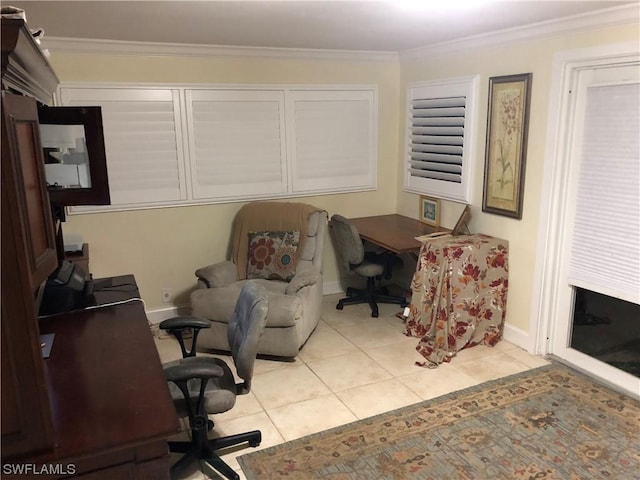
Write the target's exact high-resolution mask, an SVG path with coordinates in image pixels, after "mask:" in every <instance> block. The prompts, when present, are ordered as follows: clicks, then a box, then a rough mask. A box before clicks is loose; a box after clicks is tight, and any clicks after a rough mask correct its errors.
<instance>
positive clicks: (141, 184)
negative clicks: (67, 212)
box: [60, 88, 186, 211]
mask: <svg viewBox="0 0 640 480" xmlns="http://www.w3.org/2000/svg"><path fill="white" fill-rule="evenodd" d="M60 97H61V100H62V104H63V105H72V106H82V105H85V106H100V107H102V123H103V129H104V140H105V150H106V155H107V170H108V175H109V190H110V192H111V204H112V205H130V204H144V203H149V202H175V201H178V200H181V199H184V198H186V192H185V190H186V189H185V182H184V170H183V151H182V139H181V129H180V101H179V92H178V91H177V90H170V89H156V90H150V89H98V88H93V89H89V88H87V89H82V88H61V89H60ZM73 208H74V209H75V210H78V211H83V210H88V209H90V208H91V207H73Z"/></svg>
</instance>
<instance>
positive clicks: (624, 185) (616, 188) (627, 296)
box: [569, 83, 640, 303]
mask: <svg viewBox="0 0 640 480" xmlns="http://www.w3.org/2000/svg"><path fill="white" fill-rule="evenodd" d="M586 92H587V93H586V107H585V108H586V109H585V124H584V132H583V139H582V148H581V157H580V175H579V179H578V193H577V206H576V212H575V220H574V227H573V239H572V247H571V256H570V259H569V282H570V284H572V285H575V286H578V287H582V288H586V289H588V290H592V291H595V292H600V293H604V294H606V295H609V296H614V297H617V298H621V299H623V300H626V301H630V302H634V303H640V135H638V132H640V83H628V84H619V85H603V86H591V87H587V89H586Z"/></svg>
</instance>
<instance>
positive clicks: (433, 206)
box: [420, 195, 440, 228]
mask: <svg viewBox="0 0 640 480" xmlns="http://www.w3.org/2000/svg"><path fill="white" fill-rule="evenodd" d="M420 221H421V222H422V223H424V224H426V225H431V226H432V227H436V228H438V227H439V226H440V199H439V198H433V197H425V196H424V195H421V196H420Z"/></svg>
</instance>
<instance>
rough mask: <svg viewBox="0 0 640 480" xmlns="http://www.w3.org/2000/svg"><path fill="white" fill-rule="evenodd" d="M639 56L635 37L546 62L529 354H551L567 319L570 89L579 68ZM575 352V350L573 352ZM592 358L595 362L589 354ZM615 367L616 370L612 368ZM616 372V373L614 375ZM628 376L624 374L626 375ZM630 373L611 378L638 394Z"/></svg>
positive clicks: (601, 373) (578, 358)
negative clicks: (550, 63) (544, 128)
mask: <svg viewBox="0 0 640 480" xmlns="http://www.w3.org/2000/svg"><path fill="white" fill-rule="evenodd" d="M639 58H640V52H639V50H638V45H637V43H635V42H629V43H622V44H612V45H604V46H599V47H593V48H585V49H578V50H570V51H564V52H558V53H557V54H556V55H555V56H554V61H553V66H552V79H551V88H550V92H549V113H548V120H547V142H546V150H545V159H544V163H543V177H542V178H543V181H542V184H543V187H542V192H541V208H540V219H539V223H538V225H539V227H538V242H537V252H536V259H537V260H536V269H535V276H534V287H533V288H534V290H533V293H532V306H531V321H530V325H531V331H530V332H529V334H530V336H531V337H532V339H534V340H533V342H532V343H533V344H534V345H533V346H534V353H536V354H541V355H548V354H554V348H553V340H554V338H553V332H554V330H556V329H557V328H562V327H563V324H562V323H559V322H566V323H567V328H569V322H570V319H569V318H563V312H566V302H567V301H569V299H568V297H571V298H573V289H571V287H569V286H567V285H564V284H563V283H562V281H561V272H562V269H563V265H564V262H565V261H566V259H565V258H563V254H564V252H566V251H567V249H566V248H567V246H566V239H565V238H564V237H565V235H564V232H565V229H566V228H567V225H569V223H568V222H569V221H570V218H571V214H572V209H573V204H574V202H575V200H574V198H573V197H572V196H571V195H570V192H569V191H567V189H566V188H565V179H566V178H569V175H570V174H571V172H572V171H575V168H576V161H575V159H572V157H571V155H570V153H571V152H570V150H571V146H572V145H571V140H572V139H571V135H572V133H573V119H574V111H575V108H576V105H575V101H574V97H575V96H574V95H572V88H573V87H574V82H575V81H576V79H577V73H578V72H579V71H580V70H583V69H587V68H594V67H606V66H618V65H624V64H629V63H633V62H637V61H638V60H639ZM578 353H579V352H578ZM591 360H592V361H593V362H598V361H597V360H595V359H591ZM567 361H570V362H574V363H576V365H577V362H580V366H581V368H582V369H586V368H588V369H589V370H590V371H591V373H592V374H593V375H595V376H598V377H601V378H604V377H605V376H606V377H607V378H608V379H609V380H611V375H612V372H611V371H610V370H609V369H611V368H613V367H609V369H607V368H599V367H600V366H601V365H604V364H602V362H598V367H597V368H596V371H595V372H594V371H592V367H593V364H592V363H591V361H589V362H587V361H586V359H585V358H583V356H582V355H573V354H572V355H571V359H567ZM614 370H617V369H614ZM614 376H616V377H618V375H617V374H616V375H614ZM628 377H630V378H628ZM630 379H635V380H639V379H637V378H636V377H633V376H631V375H628V374H625V375H622V377H621V378H617V380H620V381H623V383H625V384H626V387H625V386H621V388H623V389H625V390H627V391H628V390H629V388H631V389H632V390H631V393H633V394H635V395H638V391H636V390H638V386H637V385H635V383H638V382H633V381H631V382H629V380H630ZM638 385H640V384H638Z"/></svg>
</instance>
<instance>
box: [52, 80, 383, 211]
mask: <svg viewBox="0 0 640 480" xmlns="http://www.w3.org/2000/svg"><path fill="white" fill-rule="evenodd" d="M59 100H60V103H61V104H62V105H76V106H80V105H86V106H91V105H98V106H101V107H102V116H103V127H104V135H105V147H106V155H107V168H108V173H109V187H110V191H111V200H112V204H111V205H110V206H81V207H71V209H70V211H71V213H74V212H78V213H84V212H92V211H105V210H128V209H137V208H153V207H162V206H171V205H187V204H200V203H218V202H228V201H236V200H252V199H260V198H286V197H294V196H298V197H299V196H304V195H316V194H322V193H337V192H355V191H363V190H371V189H373V188H375V178H376V148H377V141H378V140H377V134H378V133H377V92H376V89H375V87H371V86H346V87H342V86H313V85H305V86H294V85H292V86H278V85H267V86H253V85H240V86H233V87H232V86H225V85H217V86H216V85H194V86H191V85H164V86H161V85H141V84H133V85H126V84H65V85H62V86H61V87H60V89H59Z"/></svg>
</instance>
